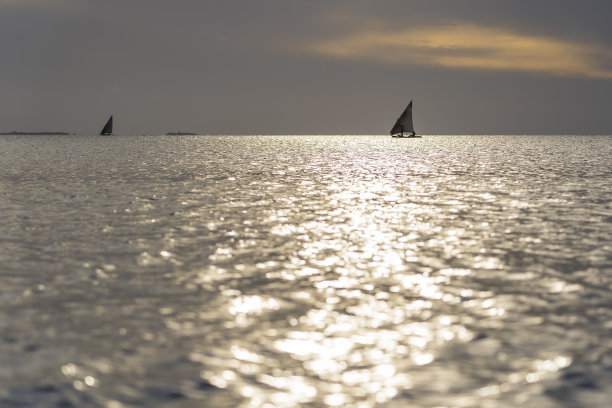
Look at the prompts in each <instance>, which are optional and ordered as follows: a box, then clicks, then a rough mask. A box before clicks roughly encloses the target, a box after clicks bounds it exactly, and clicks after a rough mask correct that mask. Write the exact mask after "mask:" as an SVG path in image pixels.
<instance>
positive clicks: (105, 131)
mask: <svg viewBox="0 0 612 408" xmlns="http://www.w3.org/2000/svg"><path fill="white" fill-rule="evenodd" d="M112 134H113V115H111V116H110V118H108V120H107V121H106V125H104V127H103V128H102V131H101V132H100V135H102V136H108V135H112Z"/></svg>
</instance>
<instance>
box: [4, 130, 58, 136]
mask: <svg viewBox="0 0 612 408" xmlns="http://www.w3.org/2000/svg"><path fill="white" fill-rule="evenodd" d="M69 134H70V133H68V132H17V131H12V132H0V135H13V136H55V135H61V136H66V135H69Z"/></svg>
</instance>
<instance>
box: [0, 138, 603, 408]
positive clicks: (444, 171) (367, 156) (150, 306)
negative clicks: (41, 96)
mask: <svg viewBox="0 0 612 408" xmlns="http://www.w3.org/2000/svg"><path fill="white" fill-rule="evenodd" d="M611 163H612V137H610V136H425V137H423V138H422V139H412V140H401V139H400V140H397V139H391V138H390V137H385V136H240V137H238V136H180V137H176V136H114V137H91V136H53V137H52V136H37V137H34V136H29V137H28V136H0V220H1V225H2V229H1V230H0V282H1V284H0V367H2V368H1V369H0V406H2V407H22V406H28V407H58V408H59V407H62V408H70V407H90V406H91V407H107V408H121V407H125V408H128V407H140V406H147V407H201V406H211V407H212V406H215V407H245V408H246V407H249V408H251V407H252V408H255V407H262V408H263V407H297V406H304V407H358V408H368V407H405V406H414V407H475V406H480V407H517V406H521V407H545V408H546V407H550V408H552V407H578V406H585V407H586V406H588V407H607V406H608V404H609V402H610V401H612V341H611V340H610V339H611V338H612V323H611V322H612V307H611V305H612V182H611V181H612V164H611Z"/></svg>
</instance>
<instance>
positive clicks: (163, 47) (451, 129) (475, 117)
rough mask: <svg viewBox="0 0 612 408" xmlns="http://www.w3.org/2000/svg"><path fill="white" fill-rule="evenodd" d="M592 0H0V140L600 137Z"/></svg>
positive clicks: (610, 124) (603, 48)
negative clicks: (24, 135)
mask: <svg viewBox="0 0 612 408" xmlns="http://www.w3.org/2000/svg"><path fill="white" fill-rule="evenodd" d="M611 17H612V2H610V1H609V0H582V1H578V0H571V1H569V0H530V1H510V0H507V1H502V0H376V1H374V0H370V1H365V0H309V1H305V0H258V1H254V0H223V1H222V0H216V1H212V0H210V1H209V0H172V1H169V0H0V131H13V130H19V131H67V132H76V133H79V134H95V133H97V132H99V130H100V129H101V128H102V126H103V125H104V123H105V121H106V119H107V118H108V116H109V115H110V114H113V115H114V120H115V133H117V134H163V133H166V132H172V131H190V132H197V133H204V134H388V132H389V129H390V128H391V126H392V125H393V123H394V122H395V119H396V118H397V117H398V116H399V115H400V113H401V112H402V111H403V109H404V108H405V106H406V105H407V104H408V102H409V101H410V100H413V101H414V108H413V109H414V110H413V114H414V124H415V129H416V131H417V132H418V133H422V134H612V24H610V19H611Z"/></svg>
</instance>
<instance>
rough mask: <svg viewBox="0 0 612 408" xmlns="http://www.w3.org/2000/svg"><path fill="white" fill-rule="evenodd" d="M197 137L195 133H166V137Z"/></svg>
mask: <svg viewBox="0 0 612 408" xmlns="http://www.w3.org/2000/svg"><path fill="white" fill-rule="evenodd" d="M195 135H197V133H191V132H168V133H166V136H195Z"/></svg>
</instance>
